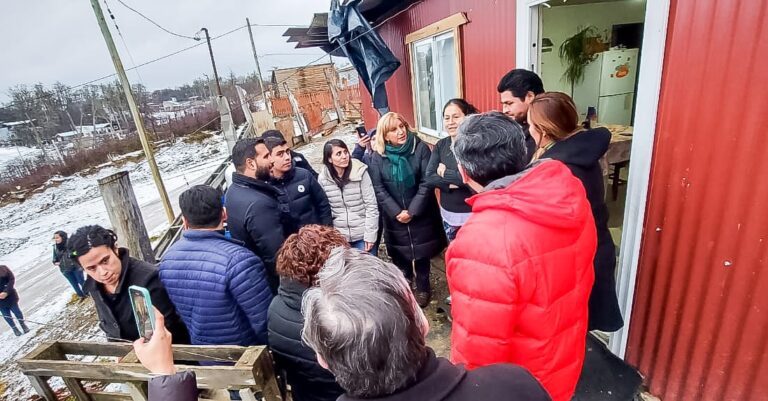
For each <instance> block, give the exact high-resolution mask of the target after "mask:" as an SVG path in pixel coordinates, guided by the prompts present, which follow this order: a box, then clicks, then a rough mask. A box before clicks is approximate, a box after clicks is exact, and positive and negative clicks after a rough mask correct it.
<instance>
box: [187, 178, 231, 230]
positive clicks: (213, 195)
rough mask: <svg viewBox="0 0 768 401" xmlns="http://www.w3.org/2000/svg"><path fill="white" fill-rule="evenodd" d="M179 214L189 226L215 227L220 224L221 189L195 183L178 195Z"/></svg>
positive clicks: (194, 227)
mask: <svg viewBox="0 0 768 401" xmlns="http://www.w3.org/2000/svg"><path fill="white" fill-rule="evenodd" d="M179 207H181V214H182V215H183V216H184V218H185V219H186V220H187V224H188V225H189V228H192V229H200V228H216V227H218V226H219V224H221V211H222V209H223V208H224V206H223V205H222V204H221V191H219V190H218V189H216V188H213V187H211V186H208V185H195V186H194V187H192V188H189V189H188V190H186V191H184V192H182V194H181V195H180V196H179Z"/></svg>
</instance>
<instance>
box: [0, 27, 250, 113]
mask: <svg viewBox="0 0 768 401" xmlns="http://www.w3.org/2000/svg"><path fill="white" fill-rule="evenodd" d="M246 27H247V25H243V26H240V27H237V28H234V29H232V30H230V31H227V32H225V33H223V34H221V35H218V36H214V37H212V38H211V40H216V39H219V38H222V37H224V36H227V35H231V34H233V33H235V32H237V31H239V30H241V29H245V28H246ZM204 44H205V42H198V43H195V44H194V45H191V46H188V47H185V48H183V49H181V50H177V51H175V52H173V53H169V54H166V55H164V56H160V57H157V58H155V59H152V60H149V61H146V62H144V63H141V64H139V65H136V66H134V67H131V68H127V69H126V71H133V70H135V69H138V68H141V67H144V66H147V65H149V64H153V63H156V62H158V61H162V60H165V59H167V58H170V57H173V56H175V55H177V54H180V53H183V52H186V51H189V50H191V49H194V48H195V47H198V46H202V45H204ZM116 75H117V74H116V73H112V74H109V75H104V76H103V77H99V78H96V79H92V80H90V81H87V82H83V83H81V84H77V85H74V86H67V88H68V89H70V90H75V89H79V88H82V87H84V86H87V85H90V84H93V83H96V82H99V81H103V80H105V79H108V78H112V77H114V76H116ZM55 95H56V94H55V93H50V94H47V95H43V96H38V97H33V98H31V99H27V100H25V102H26V101H29V102H33V101H37V100H41V99H45V98H48V97H52V96H55ZM17 103H20V102H18V101H11V102H8V103H6V104H5V105H4V106H3V107H10V106H12V105H14V104H17Z"/></svg>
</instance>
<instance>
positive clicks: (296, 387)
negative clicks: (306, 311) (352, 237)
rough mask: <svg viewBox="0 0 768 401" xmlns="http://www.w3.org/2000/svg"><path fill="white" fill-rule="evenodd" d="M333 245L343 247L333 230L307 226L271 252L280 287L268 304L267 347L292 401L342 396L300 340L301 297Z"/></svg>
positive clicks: (331, 399) (329, 399) (320, 400)
mask: <svg viewBox="0 0 768 401" xmlns="http://www.w3.org/2000/svg"><path fill="white" fill-rule="evenodd" d="M338 247H345V248H349V242H347V239H346V238H345V237H344V236H343V235H342V234H341V233H340V232H339V231H337V230H336V229H335V228H333V227H328V226H320V225H314V224H312V225H307V226H304V227H302V228H301V229H300V230H299V232H297V233H295V234H292V235H291V236H290V237H288V239H286V240H285V243H283V246H282V247H281V248H280V250H279V251H278V253H277V274H278V275H279V276H280V287H279V288H278V290H277V296H276V297H275V298H274V299H273V300H272V304H270V306H269V314H268V316H269V322H268V324H267V330H268V333H269V347H270V349H271V350H272V354H273V355H274V357H275V364H276V365H277V369H278V371H279V372H282V373H283V376H284V377H285V378H286V379H287V382H288V384H290V385H291V391H292V393H293V399H294V400H295V401H316V400H317V401H335V400H336V399H337V398H338V397H339V396H340V395H342V394H343V393H344V390H342V389H341V387H339V385H338V384H336V379H335V378H334V377H333V375H332V374H331V372H329V371H328V370H326V369H324V368H323V367H321V366H320V365H319V364H318V363H317V357H316V356H315V352H314V351H312V349H311V348H309V347H308V346H306V345H305V344H304V343H303V342H302V341H301V329H302V327H303V325H304V317H303V316H302V315H301V300H302V296H303V295H304V291H306V290H307V289H308V288H309V287H311V286H312V285H314V284H315V281H316V280H317V273H318V272H319V271H320V269H321V268H322V267H323V265H324V264H325V261H326V259H328V255H329V254H330V253H331V250H332V249H334V248H338Z"/></svg>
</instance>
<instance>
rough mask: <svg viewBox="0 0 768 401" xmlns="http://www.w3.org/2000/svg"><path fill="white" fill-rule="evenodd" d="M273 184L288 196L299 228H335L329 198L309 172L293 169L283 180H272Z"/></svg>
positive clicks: (292, 213) (297, 168) (299, 168)
mask: <svg viewBox="0 0 768 401" xmlns="http://www.w3.org/2000/svg"><path fill="white" fill-rule="evenodd" d="M271 184H272V185H273V186H275V188H278V189H280V190H281V191H283V192H285V194H286V195H288V199H289V201H290V209H291V215H292V216H293V218H294V220H295V221H297V222H298V225H299V227H303V226H306V225H309V224H322V225H325V226H333V215H332V214H331V205H330V204H329V203H328V196H326V195H325V191H324V190H323V187H322V186H321V185H320V183H318V182H317V178H315V177H314V176H312V174H311V173H310V172H309V171H307V170H305V169H303V168H301V167H293V168H291V170H290V171H288V172H287V173H286V174H285V176H283V178H280V179H272V181H271Z"/></svg>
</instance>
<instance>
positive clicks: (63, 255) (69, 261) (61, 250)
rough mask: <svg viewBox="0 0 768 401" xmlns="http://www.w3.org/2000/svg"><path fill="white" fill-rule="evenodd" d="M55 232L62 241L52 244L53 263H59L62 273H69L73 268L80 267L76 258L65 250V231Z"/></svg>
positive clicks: (66, 239)
mask: <svg viewBox="0 0 768 401" xmlns="http://www.w3.org/2000/svg"><path fill="white" fill-rule="evenodd" d="M56 234H58V235H59V237H61V239H62V241H61V244H53V263H54V264H56V263H58V264H59V271H61V273H62V274H67V273H70V272H71V271H73V270H75V269H82V267H80V264H79V263H77V260H76V259H75V258H73V257H72V255H70V254H69V252H67V241H68V238H67V237H68V236H67V233H66V232H64V231H56Z"/></svg>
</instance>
